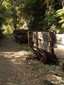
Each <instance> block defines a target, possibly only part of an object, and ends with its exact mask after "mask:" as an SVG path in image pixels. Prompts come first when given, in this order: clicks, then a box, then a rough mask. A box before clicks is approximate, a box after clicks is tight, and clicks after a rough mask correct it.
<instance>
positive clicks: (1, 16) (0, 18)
mask: <svg viewBox="0 0 64 85" xmlns="http://www.w3.org/2000/svg"><path fill="white" fill-rule="evenodd" d="M5 20H6V9H5V7H4V6H3V5H2V4H0V27H1V26H2V24H3V23H4V22H5Z"/></svg>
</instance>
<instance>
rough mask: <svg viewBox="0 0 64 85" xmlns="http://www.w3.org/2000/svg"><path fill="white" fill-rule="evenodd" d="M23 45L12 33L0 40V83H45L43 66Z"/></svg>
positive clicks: (11, 84) (13, 84)
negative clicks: (16, 40) (18, 42)
mask: <svg viewBox="0 0 64 85" xmlns="http://www.w3.org/2000/svg"><path fill="white" fill-rule="evenodd" d="M25 46H27V45H23V44H22V45H19V44H17V43H16V42H15V40H14V37H13V36H12V35H8V36H6V37H5V39H3V40H2V41H1V40H0V85H45V84H44V82H43V81H44V75H45V73H46V71H45V67H44V68H42V63H40V62H39V61H37V60H36V59H33V57H35V55H34V54H33V52H32V51H25V48H24V47H25ZM28 57H30V58H28ZM41 69H42V70H43V71H41Z"/></svg>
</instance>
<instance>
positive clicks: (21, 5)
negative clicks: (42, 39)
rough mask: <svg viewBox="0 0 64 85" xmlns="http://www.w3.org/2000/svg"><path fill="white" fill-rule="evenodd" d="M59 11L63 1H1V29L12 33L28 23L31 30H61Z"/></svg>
mask: <svg viewBox="0 0 64 85" xmlns="http://www.w3.org/2000/svg"><path fill="white" fill-rule="evenodd" d="M59 9H62V2H61V0H1V1H0V27H2V28H4V29H5V30H6V31H7V32H9V33H12V32H13V30H15V29H20V27H21V26H22V25H23V24H24V23H25V22H26V23H27V25H28V28H29V29H30V30H49V29H51V30H53V29H55V28H56V29H57V28H59V29H60V28H61V24H59V23H58V22H59V19H60V17H57V14H56V13H57V12H56V11H58V10H59Z"/></svg>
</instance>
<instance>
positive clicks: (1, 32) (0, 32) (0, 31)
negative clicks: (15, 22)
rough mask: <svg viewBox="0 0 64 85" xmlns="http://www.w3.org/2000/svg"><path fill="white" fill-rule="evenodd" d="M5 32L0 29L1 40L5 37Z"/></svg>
mask: <svg viewBox="0 0 64 85" xmlns="http://www.w3.org/2000/svg"><path fill="white" fill-rule="evenodd" d="M3 31H4V30H3V29H0V39H2V38H3V37H4V35H3Z"/></svg>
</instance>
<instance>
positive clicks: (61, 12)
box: [56, 9, 64, 23]
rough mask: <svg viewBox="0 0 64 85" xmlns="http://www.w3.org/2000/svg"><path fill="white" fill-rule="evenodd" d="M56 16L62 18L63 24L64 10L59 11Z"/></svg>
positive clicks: (60, 21)
mask: <svg viewBox="0 0 64 85" xmlns="http://www.w3.org/2000/svg"><path fill="white" fill-rule="evenodd" d="M56 16H57V17H59V18H60V20H59V23H63V22H64V9H60V10H57V11H56Z"/></svg>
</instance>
